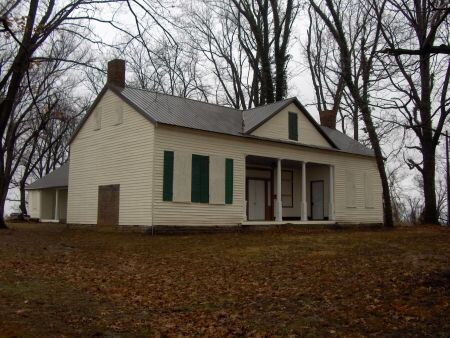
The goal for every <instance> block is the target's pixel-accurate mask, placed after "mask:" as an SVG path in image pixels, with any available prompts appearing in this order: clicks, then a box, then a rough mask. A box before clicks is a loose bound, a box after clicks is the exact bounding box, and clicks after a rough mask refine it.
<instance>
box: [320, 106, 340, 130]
mask: <svg viewBox="0 0 450 338" xmlns="http://www.w3.org/2000/svg"><path fill="white" fill-rule="evenodd" d="M336 115H337V111H335V110H324V111H319V116H320V124H321V125H322V126H324V127H328V128H331V129H336Z"/></svg>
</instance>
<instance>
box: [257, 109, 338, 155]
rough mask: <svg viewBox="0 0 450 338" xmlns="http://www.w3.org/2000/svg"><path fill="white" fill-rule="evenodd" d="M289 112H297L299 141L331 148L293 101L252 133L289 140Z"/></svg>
mask: <svg viewBox="0 0 450 338" xmlns="http://www.w3.org/2000/svg"><path fill="white" fill-rule="evenodd" d="M289 112H294V113H297V116H298V142H299V143H303V144H310V145H315V146H321V147H326V148H331V146H330V144H329V143H328V141H327V140H326V139H325V138H324V137H323V136H322V134H320V133H319V131H318V130H317V129H316V127H315V126H314V125H313V124H312V123H311V122H310V121H309V120H308V118H307V117H306V116H305V114H303V112H302V111H300V110H299V109H298V108H297V106H296V105H295V104H294V103H291V104H290V105H288V106H287V107H286V108H284V109H283V110H281V111H280V112H279V113H277V114H276V115H275V116H273V117H272V118H271V119H269V120H268V121H266V122H265V123H264V124H262V125H261V126H259V127H258V128H256V129H255V130H254V131H253V132H252V133H251V134H252V135H255V136H260V137H267V138H273V139H279V140H285V141H286V140H289V128H288V125H289V122H288V120H289V117H288V115H289Z"/></svg>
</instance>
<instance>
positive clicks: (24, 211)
mask: <svg viewBox="0 0 450 338" xmlns="http://www.w3.org/2000/svg"><path fill="white" fill-rule="evenodd" d="M20 212H21V213H22V217H24V216H25V215H28V210H27V201H26V196H25V182H23V183H22V182H20Z"/></svg>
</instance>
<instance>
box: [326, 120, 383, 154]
mask: <svg viewBox="0 0 450 338" xmlns="http://www.w3.org/2000/svg"><path fill="white" fill-rule="evenodd" d="M320 128H322V130H323V131H324V132H325V134H327V135H328V137H329V138H330V139H331V140H332V141H333V142H334V144H336V146H337V147H338V148H339V149H340V150H342V151H345V152H348V153H353V154H358V155H366V156H374V155H375V153H374V151H373V150H372V149H370V148H367V147H365V146H364V145H362V144H361V143H359V142H358V141H356V140H354V139H352V138H351V137H350V136H347V135H345V134H344V133H342V132H340V131H338V130H336V129H331V128H328V127H324V126H320Z"/></svg>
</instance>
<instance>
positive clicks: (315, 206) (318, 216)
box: [311, 181, 325, 220]
mask: <svg viewBox="0 0 450 338" xmlns="http://www.w3.org/2000/svg"><path fill="white" fill-rule="evenodd" d="M323 195H324V192H323V181H311V218H312V219H313V220H322V219H324V213H325V212H324V196H323Z"/></svg>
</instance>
